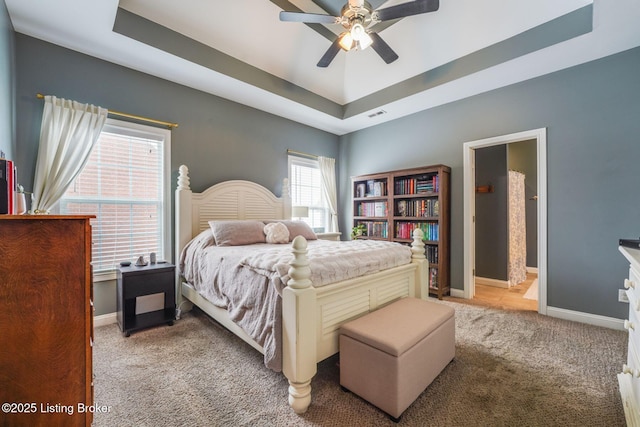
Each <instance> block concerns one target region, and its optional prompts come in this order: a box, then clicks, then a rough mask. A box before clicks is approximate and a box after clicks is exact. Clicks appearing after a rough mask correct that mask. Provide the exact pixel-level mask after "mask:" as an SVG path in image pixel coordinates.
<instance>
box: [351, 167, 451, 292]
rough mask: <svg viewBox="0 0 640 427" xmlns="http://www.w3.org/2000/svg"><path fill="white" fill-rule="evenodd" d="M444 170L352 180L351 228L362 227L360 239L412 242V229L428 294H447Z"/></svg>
mask: <svg viewBox="0 0 640 427" xmlns="http://www.w3.org/2000/svg"><path fill="white" fill-rule="evenodd" d="M450 175H451V169H450V168H449V167H448V166H445V165H434V166H425V167H420V168H413V169H403V170H397V171H390V172H383V173H375V174H370V175H361V176H357V177H354V178H352V189H353V213H354V217H353V226H354V227H355V226H357V225H359V224H362V225H364V226H365V228H366V232H365V234H366V235H364V236H360V237H358V238H363V239H383V240H390V241H394V242H399V243H403V244H410V243H411V233H412V232H413V229H414V228H416V227H419V228H420V229H421V230H422V231H423V232H424V235H425V240H424V243H425V255H426V257H427V259H428V260H429V279H428V280H429V283H428V285H429V293H430V294H432V295H435V296H437V297H438V298H440V299H442V297H443V296H444V295H448V294H449V292H450V284H449V277H450V271H449V239H450V224H449V222H450V203H451V202H450V200H451V195H450V189H449V187H450V182H451V178H450Z"/></svg>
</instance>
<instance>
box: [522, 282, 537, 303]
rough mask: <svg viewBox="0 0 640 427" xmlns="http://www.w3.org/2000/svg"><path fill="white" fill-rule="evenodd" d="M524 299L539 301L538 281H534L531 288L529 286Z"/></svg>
mask: <svg viewBox="0 0 640 427" xmlns="http://www.w3.org/2000/svg"><path fill="white" fill-rule="evenodd" d="M522 298H524V299H532V300H535V301H538V279H534V280H533V282H532V283H531V286H529V289H527V292H525V293H524V295H523V296H522Z"/></svg>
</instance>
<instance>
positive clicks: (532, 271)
mask: <svg viewBox="0 0 640 427" xmlns="http://www.w3.org/2000/svg"><path fill="white" fill-rule="evenodd" d="M527 273H535V274H538V267H527Z"/></svg>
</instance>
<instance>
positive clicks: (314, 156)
mask: <svg viewBox="0 0 640 427" xmlns="http://www.w3.org/2000/svg"><path fill="white" fill-rule="evenodd" d="M287 154H294V155H296V156H303V157H310V158H312V159H317V158H318V156H316V155H315V154H307V153H302V152H300V151H295V150H290V149H288V148H287Z"/></svg>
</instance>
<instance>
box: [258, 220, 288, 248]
mask: <svg viewBox="0 0 640 427" xmlns="http://www.w3.org/2000/svg"><path fill="white" fill-rule="evenodd" d="M264 234H266V235H267V243H289V229H288V228H287V226H286V225H284V224H283V223H281V222H272V223H270V224H267V225H265V226H264Z"/></svg>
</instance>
